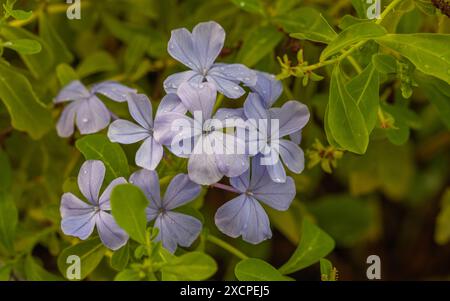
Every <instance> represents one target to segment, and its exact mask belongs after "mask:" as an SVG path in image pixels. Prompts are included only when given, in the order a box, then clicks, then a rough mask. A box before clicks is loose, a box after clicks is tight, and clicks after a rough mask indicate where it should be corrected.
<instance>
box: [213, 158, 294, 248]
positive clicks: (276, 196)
mask: <svg viewBox="0 0 450 301" xmlns="http://www.w3.org/2000/svg"><path fill="white" fill-rule="evenodd" d="M260 158H261V157H260V156H256V157H254V158H253V159H252V167H251V174H250V169H249V170H247V171H246V172H245V173H244V174H242V175H241V176H239V177H235V178H231V179H230V184H231V185H232V186H233V188H234V189H236V191H237V192H238V193H240V195H239V196H238V197H236V198H234V199H232V200H231V201H228V202H227V203H225V205H223V206H222V207H220V208H219V209H218V210H217V212H216V215H215V222H216V225H217V227H218V228H219V230H220V231H222V232H223V233H225V234H226V235H228V236H231V237H233V238H237V237H239V236H242V239H244V240H245V241H247V242H249V243H252V244H258V243H260V242H262V241H264V240H266V239H269V238H271V237H272V231H271V229H270V222H269V218H268V216H267V213H266V212H265V211H264V208H263V207H262V206H261V204H260V203H259V202H262V203H264V204H266V205H267V206H269V207H272V208H274V209H276V210H280V211H285V210H287V209H288V208H289V206H290V205H291V203H292V200H293V199H294V197H295V193H296V191H295V184H294V180H293V179H292V178H291V177H287V178H286V181H285V182H284V183H276V182H273V181H272V179H271V177H270V175H269V174H268V172H267V169H266V168H264V167H263V166H262V165H261V163H260V162H259V160H260Z"/></svg>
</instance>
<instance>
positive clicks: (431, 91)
mask: <svg viewBox="0 0 450 301" xmlns="http://www.w3.org/2000/svg"><path fill="white" fill-rule="evenodd" d="M418 78H419V83H420V87H421V88H422V89H423V91H424V93H425V95H426V96H427V97H428V100H429V101H430V102H431V103H432V104H433V105H434V106H435V107H436V109H437V112H438V113H439V115H440V116H441V119H442V122H443V123H444V124H445V125H446V126H447V128H448V129H450V101H449V100H450V85H449V84H447V83H446V82H444V81H441V80H439V79H436V78H433V77H429V76H422V75H419V76H418Z"/></svg>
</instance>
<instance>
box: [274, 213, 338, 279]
mask: <svg viewBox="0 0 450 301" xmlns="http://www.w3.org/2000/svg"><path fill="white" fill-rule="evenodd" d="M333 249H334V241H333V239H332V238H331V237H330V236H329V235H328V234H326V233H325V232H324V231H322V230H321V229H320V228H319V227H317V226H316V225H314V224H313V223H311V222H309V221H308V220H306V219H305V220H304V221H303V226H302V236H301V239H300V243H299V244H298V246H297V249H296V250H295V252H294V254H293V255H292V256H291V258H289V260H288V261H287V262H286V263H285V264H284V265H283V266H282V267H281V268H280V269H279V271H280V272H281V273H282V274H291V273H294V272H296V271H298V270H301V269H304V268H306V267H308V266H310V265H312V264H314V263H316V262H318V261H319V260H320V259H321V258H323V257H325V256H327V255H328V254H329V253H330V252H331V251H332V250H333Z"/></svg>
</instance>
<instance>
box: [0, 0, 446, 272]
mask: <svg viewBox="0 0 450 301" xmlns="http://www.w3.org/2000/svg"><path fill="white" fill-rule="evenodd" d="M363 2H364V3H365V2H366V1H358V0H315V1H313V0H274V1H269V0H268V1H258V0H253V1H249V0H247V1H244V0H243V1H239V0H209V1H203V0H184V1H181V0H165V1H160V0H95V1H94V0H82V1H81V5H82V8H81V20H69V19H68V18H67V16H66V10H67V8H68V4H66V3H65V1H56V0H55V1H50V0H49V1H32V0H28V1H26V0H19V1H17V3H16V5H15V7H16V8H20V9H22V10H24V11H33V13H32V16H31V17H30V18H28V19H25V20H14V19H8V20H3V21H2V25H1V29H0V36H1V39H2V41H8V40H13V39H18V38H29V39H35V40H37V41H39V42H40V44H41V45H42V50H41V51H40V52H39V53H37V54H33V55H24V54H23V53H22V54H20V53H19V54H18V53H17V52H15V51H14V50H12V49H8V48H2V49H3V51H2V56H3V58H2V59H3V60H5V61H7V62H8V64H10V68H8V69H7V68H5V67H1V68H0V77H5V78H9V79H14V80H12V84H11V85H12V89H13V90H15V91H20V92H18V93H21V94H20V97H22V98H26V99H29V98H30V97H31V98H36V99H37V100H38V101H40V102H42V103H43V104H44V105H45V106H46V107H47V108H49V109H51V110H50V111H48V112H51V116H50V114H49V115H48V116H46V115H45V114H47V113H46V112H47V110H46V111H45V112H43V113H42V114H38V113H36V112H35V114H34V115H33V116H29V117H25V120H21V119H20V118H16V119H15V120H12V119H11V114H10V113H9V110H10V109H11V107H9V106H11V104H5V103H3V102H0V145H1V150H0V191H1V192H2V194H1V195H2V198H4V199H9V200H11V201H2V202H1V203H0V204H1V205H0V206H3V208H2V210H0V211H1V212H3V213H2V215H3V216H0V224H2V223H3V225H2V227H0V228H1V229H2V231H4V232H1V231H0V236H2V240H1V241H2V242H1V243H0V279H2V280H6V279H9V278H10V277H11V278H12V279H36V278H39V277H40V276H39V275H38V274H39V273H38V274H33V272H30V266H32V267H33V266H35V265H38V266H42V267H43V268H45V270H46V271H49V272H51V273H54V274H59V272H58V269H57V266H56V258H57V257H58V255H59V254H60V252H61V250H63V249H64V248H65V247H67V246H68V245H70V244H71V243H73V241H74V239H72V238H70V237H66V236H64V235H63V234H62V233H61V231H60V228H59V224H60V217H59V203H60V196H61V194H62V193H63V192H64V191H69V190H70V189H72V188H71V187H73V186H74V185H75V183H76V176H77V173H78V170H79V167H80V165H81V164H82V162H83V158H82V155H81V154H80V152H79V151H78V150H77V149H76V147H75V141H76V139H78V138H79V136H78V135H79V134H76V135H75V137H73V138H70V139H60V138H59V137H57V135H56V131H55V127H54V124H55V120H56V119H57V117H58V116H59V114H60V112H61V109H62V108H61V107H58V106H57V107H53V105H52V99H53V98H54V96H55V95H56V93H57V92H58V91H59V89H60V88H61V86H62V85H63V84H66V83H67V82H68V81H70V79H73V78H79V79H81V80H82V81H83V83H85V84H87V85H88V84H92V83H95V82H99V81H103V80H116V81H120V82H123V83H125V84H128V85H130V86H133V87H136V88H138V89H139V90H140V91H142V92H144V93H146V94H147V95H149V97H150V98H151V99H152V101H153V103H154V105H155V106H157V104H158V103H159V101H160V99H161V98H162V97H163V96H164V90H163V88H162V83H163V81H164V79H165V78H166V77H167V76H168V75H170V74H172V73H174V72H178V71H182V70H184V68H183V67H182V66H181V65H180V64H179V63H177V62H175V61H174V60H173V59H171V58H170V57H169V55H168V53H167V51H166V47H167V42H168V40H169V37H170V31H171V30H172V29H175V28H180V27H186V28H188V29H189V30H190V29H192V27H193V26H195V25H196V24H197V23H199V22H202V21H208V20H215V21H217V22H218V23H220V24H221V25H222V26H223V27H224V28H225V30H226V32H227V37H226V42H225V48H224V49H223V51H222V53H221V55H220V58H219V60H220V61H223V62H241V63H244V64H246V65H248V66H249V67H251V68H254V69H258V70H263V71H267V72H270V73H273V74H280V73H281V70H282V69H281V67H280V64H279V61H278V60H277V57H283V56H284V55H287V57H288V58H289V60H291V61H294V62H295V61H296V58H297V54H298V52H299V50H301V49H302V50H303V54H304V59H305V60H306V61H309V62H311V63H314V62H318V61H319V55H320V53H321V51H322V49H323V48H324V45H323V44H321V43H317V42H312V41H308V40H305V39H299V38H294V37H291V36H290V35H289V34H291V33H295V32H296V26H300V27H301V26H302V20H301V19H298V18H295V16H296V15H295V14H296V12H297V11H298V10H299V9H302V8H304V7H313V8H314V9H316V10H317V11H319V12H321V13H322V16H323V17H324V18H325V19H326V20H327V21H328V22H329V23H330V24H331V25H332V26H333V28H334V29H335V30H338V28H339V25H340V24H342V22H343V20H344V19H346V20H347V21H348V20H349V19H348V18H349V15H351V16H354V17H360V18H364V13H365V11H366V7H365V6H361V5H362V4H361V3H363ZM382 2H383V3H382V8H383V7H385V6H386V5H387V4H388V3H389V2H390V1H382ZM0 3H1V4H4V3H6V0H2V1H0ZM344 16H346V17H345V18H344ZM305 22H306V21H305ZM383 25H384V26H385V27H386V28H387V29H388V31H389V32H398V33H415V32H439V33H450V21H449V19H448V17H447V16H445V15H444V14H443V13H441V12H439V11H437V10H436V9H435V7H434V6H433V5H432V2H431V1H427V0H414V1H413V0H410V1H409V0H405V1H404V3H403V4H402V6H401V7H400V8H399V9H397V10H395V13H393V14H391V15H389V16H388V17H387V18H386V19H385V20H384V23H383ZM448 45H449V46H450V41H449V44H448ZM371 47H376V45H374V44H371V43H368V44H367V45H366V46H364V49H361V51H358V52H357V53H356V54H355V59H356V60H357V62H359V63H360V64H361V65H365V64H366V63H367V61H370V59H371V53H372V52H371V51H373V49H372V48H371ZM343 68H344V69H345V70H347V72H348V73H349V74H352V72H354V71H353V69H352V66H351V64H350V63H349V62H347V61H345V62H344V63H343ZM3 69H5V70H3ZM11 70H12V71H11ZM11 72H14V73H11ZM317 73H318V74H319V75H321V76H323V77H324V79H323V80H322V81H313V82H309V83H308V84H307V85H306V86H304V85H303V84H302V81H303V80H302V78H299V77H295V76H290V77H287V78H285V79H284V80H283V86H284V93H283V95H282V99H281V100H280V101H279V102H278V104H280V103H283V102H284V101H286V100H288V99H297V100H299V101H301V102H303V103H305V104H306V105H307V106H308V107H309V108H310V110H311V112H312V118H311V121H310V123H309V124H308V126H307V127H306V128H305V130H304V132H303V141H302V148H303V149H304V150H305V152H306V153H307V158H306V159H307V161H306V162H307V164H308V163H309V168H307V169H305V171H304V172H303V173H302V174H300V175H291V176H293V177H294V179H295V181H296V186H297V190H298V191H297V197H296V200H295V201H294V203H293V205H292V206H291V208H290V209H289V210H288V211H286V212H276V211H274V210H269V209H268V208H267V210H268V212H269V216H270V219H271V223H272V226H273V229H274V236H273V238H272V239H271V240H269V241H266V242H264V243H262V244H260V245H257V246H253V245H249V244H246V243H244V242H242V241H241V240H240V239H234V240H233V239H228V238H226V237H224V236H223V235H221V234H220V233H219V232H218V230H217V228H216V227H215V225H214V221H213V216H214V213H215V210H216V209H217V208H218V207H219V206H220V205H221V204H223V203H224V202H225V201H226V200H229V199H231V198H232V197H233V195H231V194H230V195H228V194H227V193H225V192H222V191H218V190H208V192H207V193H206V194H204V195H203V197H202V198H201V199H200V200H198V206H197V207H198V208H201V211H202V213H203V216H204V217H205V223H206V225H207V227H208V228H209V229H210V231H211V232H212V233H214V234H215V235H217V236H221V237H222V238H223V239H224V240H227V241H228V242H229V243H230V244H232V245H235V246H237V247H238V248H239V249H241V250H242V251H244V252H245V253H247V254H249V255H251V256H252V257H258V258H262V259H264V260H266V261H268V262H270V263H271V264H272V265H274V266H280V265H282V264H283V263H284V262H286V260H287V259H288V258H289V257H290V255H291V254H292V252H293V251H294V250H295V248H296V245H297V244H298V242H299V238H300V229H301V221H302V220H303V219H304V218H308V219H311V220H313V221H315V222H317V224H318V225H319V226H320V227H321V228H322V229H323V230H324V231H326V232H327V233H328V234H329V235H330V236H332V237H333V238H334V240H335V241H336V248H335V250H334V251H333V253H332V254H331V255H329V256H328V259H330V261H331V262H332V263H333V266H335V267H336V268H337V270H338V273H339V280H364V279H366V268H367V266H368V265H367V264H366V258H367V257H368V256H369V255H371V254H376V255H379V256H380V258H381V263H382V277H383V279H384V280H404V279H407V280H411V279H412V280H421V279H447V280H449V279H450V244H449V241H450V190H449V184H450V181H449V174H450V169H449V166H450V132H449V123H450V110H449V105H450V86H449V85H448V84H447V83H445V82H443V81H440V84H439V87H438V88H436V87H435V86H434V88H433V86H432V88H430V89H428V90H426V89H425V88H424V87H425V86H426V85H425V83H426V81H427V80H426V79H423V80H420V78H417V77H415V78H416V80H415V82H411V81H408V80H411V79H412V78H413V77H412V75H411V72H410V73H408V71H405V72H403V73H401V72H397V75H394V76H392V77H390V78H385V79H384V80H383V82H382V84H381V88H380V95H381V99H382V100H383V102H384V103H386V106H389V107H388V108H387V109H386V110H385V111H386V112H389V113H390V115H392V117H393V118H394V119H395V121H396V122H395V127H391V128H386V127H383V126H382V124H381V125H380V124H378V126H377V127H376V129H375V130H374V131H373V132H372V134H371V137H370V143H369V146H368V149H367V152H366V153H365V154H364V155H355V154H352V153H350V152H342V153H341V152H340V151H339V150H337V149H334V148H333V147H331V146H329V145H328V142H327V138H326V134H325V131H324V121H323V120H324V115H325V108H326V105H327V102H328V93H329V86H330V76H331V68H327V67H325V68H321V69H319V70H318V71H317ZM402 76H404V77H403V78H402ZM405 78H406V79H407V80H405ZM428 80H429V78H428ZM436 81H437V79H436ZM423 83H424V85H422V84H423ZM433 83H434V84H436V82H431V83H430V85H432V84H433ZM405 85H406V86H407V88H408V87H409V88H410V89H412V91H413V94H412V96H411V97H410V98H409V99H404V98H403V97H404V96H405V94H403V95H402V88H404V87H405ZM428 86H429V85H428ZM0 88H1V89H5V88H4V87H2V86H1V84H0ZM407 88H406V89H407ZM439 89H440V90H439ZM436 91H440V92H436ZM433 93H434V94H433ZM436 93H437V94H436ZM433 99H434V100H435V101H433ZM439 101H440V103H438V102H439ZM105 102H106V104H107V106H108V107H109V108H110V109H111V110H112V111H113V112H114V113H115V114H116V115H118V116H127V114H128V111H127V107H126V105H123V104H118V103H114V102H111V101H108V100H106V99H105ZM241 104H242V102H240V101H238V102H236V101H231V100H225V101H224V105H225V106H229V107H237V106H240V105H241ZM27 106H31V105H29V104H28V103H27V102H24V103H23V104H21V106H19V107H18V108H16V107H14V105H13V106H12V107H13V108H12V110H18V111H20V110H24V107H25V110H26V107H27ZM28 108H29V109H30V110H32V111H34V108H33V107H32V106H31V107H28ZM36 110H38V109H36ZM16 112H17V111H16ZM19 115H20V114H19ZM36 115H38V116H36ZM123 149H124V150H125V152H126V154H127V156H128V161H129V162H133V161H134V160H133V158H134V154H135V151H136V146H125V147H123ZM161 169H162V170H160V172H161V173H166V174H170V171H165V170H164V166H162V167H161ZM160 177H162V176H160ZM14 216H17V219H14V218H13V217H14ZM5 223H6V225H5ZM8 228H14V229H15V230H14V231H13V232H14V234H13V235H11V234H5V233H11V231H9V232H8V231H7V230H5V229H8ZM5 231H6V232H5ZM206 250H207V252H208V253H209V254H212V256H213V257H214V258H215V259H216V260H217V262H218V266H219V270H218V272H217V273H216V275H215V276H214V278H213V279H225V280H229V279H235V278H234V277H235V276H234V273H233V270H234V265H235V264H236V262H237V259H234V258H233V257H230V256H229V255H228V254H227V253H225V251H223V250H222V249H220V248H216V247H215V246H214V245H208V246H207V247H206ZM30 254H31V255H32V256H30ZM11 270H12V271H13V272H12V273H11ZM27 271H28V272H27ZM41 272H42V271H41ZM36 275H38V276H36ZM113 275H114V271H113V270H112V269H111V267H110V266H109V263H108V257H105V258H104V259H103V261H102V263H101V264H100V265H99V266H98V267H97V269H96V270H95V271H94V272H93V273H92V274H91V275H90V276H89V279H92V280H107V279H112V277H113ZM292 276H293V277H294V278H295V279H299V280H320V272H319V267H318V265H314V266H311V267H309V268H307V269H305V270H302V271H300V272H298V273H295V274H293V275H292Z"/></svg>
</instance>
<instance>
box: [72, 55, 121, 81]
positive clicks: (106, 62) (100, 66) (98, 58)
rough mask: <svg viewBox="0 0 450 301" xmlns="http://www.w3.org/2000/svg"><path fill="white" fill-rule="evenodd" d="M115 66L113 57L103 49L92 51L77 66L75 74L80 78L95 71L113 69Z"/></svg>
mask: <svg viewBox="0 0 450 301" xmlns="http://www.w3.org/2000/svg"><path fill="white" fill-rule="evenodd" d="M116 68H117V64H116V61H115V59H114V58H113V57H112V56H111V55H110V54H109V53H107V52H105V51H98V52H94V53H93V54H91V55H90V56H88V57H87V58H86V59H84V61H83V62H81V64H80V65H79V66H78V68H77V74H78V76H79V77H80V78H84V77H87V76H90V75H92V74H95V73H101V72H108V71H114V70H116Z"/></svg>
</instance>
